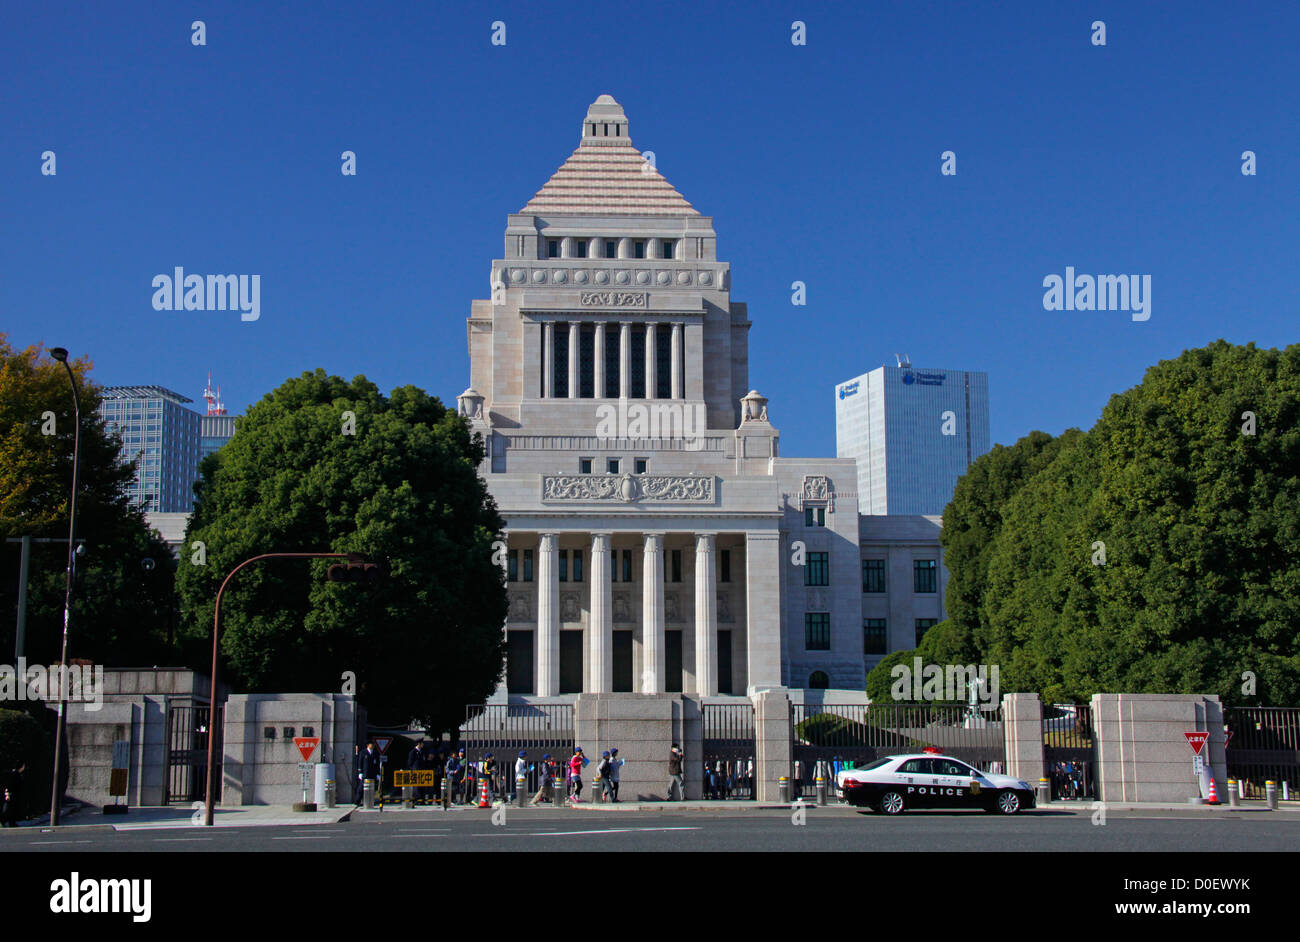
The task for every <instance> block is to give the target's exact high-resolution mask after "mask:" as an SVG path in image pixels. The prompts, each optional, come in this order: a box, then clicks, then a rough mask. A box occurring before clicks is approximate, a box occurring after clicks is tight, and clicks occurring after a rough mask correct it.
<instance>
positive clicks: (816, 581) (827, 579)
mask: <svg viewBox="0 0 1300 942" xmlns="http://www.w3.org/2000/svg"><path fill="white" fill-rule="evenodd" d="M830 558H831V554H830V553H809V554H808V558H807V560H805V564H804V567H803V584H804V585H818V586H821V585H830V584H831V564H830Z"/></svg>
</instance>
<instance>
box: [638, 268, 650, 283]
mask: <svg viewBox="0 0 1300 942" xmlns="http://www.w3.org/2000/svg"><path fill="white" fill-rule="evenodd" d="M636 283H637V284H639V285H648V284H650V273H649V272H648V271H639V272H637V273H636Z"/></svg>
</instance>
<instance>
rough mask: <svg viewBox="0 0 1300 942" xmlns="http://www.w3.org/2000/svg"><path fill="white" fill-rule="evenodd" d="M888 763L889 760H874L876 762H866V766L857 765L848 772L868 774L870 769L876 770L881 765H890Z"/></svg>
mask: <svg viewBox="0 0 1300 942" xmlns="http://www.w3.org/2000/svg"><path fill="white" fill-rule="evenodd" d="M890 761H891V760H890V759H876V760H874V761H872V762H868V763H867V764H866V765H859V766H856V767H854V768H852V769H849V771H850V772H870V771H871V770H872V769H878V768H880V767H881V766H882V765H888V764H889V763H890Z"/></svg>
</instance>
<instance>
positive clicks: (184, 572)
mask: <svg viewBox="0 0 1300 942" xmlns="http://www.w3.org/2000/svg"><path fill="white" fill-rule="evenodd" d="M349 412H350V413H352V418H353V420H354V429H349V428H348V421H347V420H348V416H347V415H346V414H347V413H349ZM237 429H238V430H237V432H236V434H235V436H234V438H233V439H231V441H230V442H229V443H228V444H227V445H225V446H224V447H223V448H222V449H221V450H220V451H219V452H217V453H215V454H214V455H212V456H209V457H208V458H207V459H205V461H204V463H203V465H202V467H201V480H200V483H199V485H198V487H197V488H196V493H197V503H196V506H195V511H194V515H193V517H192V518H191V520H190V526H189V530H188V533H187V534H186V546H185V549H184V551H183V552H182V560H181V570H180V576H179V579H178V584H179V588H180V595H181V606H182V612H183V618H184V623H185V631H186V633H187V634H188V635H189V636H190V637H192V638H194V639H197V640H200V641H202V640H203V639H208V638H210V637H211V630H212V609H213V603H214V600H215V597H216V593H217V589H218V587H219V586H220V584H221V581H222V579H224V578H225V576H226V574H227V573H228V572H229V571H230V570H231V569H232V568H234V567H235V566H236V565H238V564H239V563H240V562H242V561H243V560H245V559H248V558H249V557H252V556H256V555H258V554H261V553H271V552H357V553H363V554H365V555H366V556H368V557H369V558H371V559H376V560H386V561H387V562H386V565H387V567H388V572H387V574H386V575H385V577H384V578H383V579H382V580H380V581H379V582H378V583H377V584H374V585H363V584H352V583H331V582H328V581H327V580H326V569H327V566H328V565H329V564H330V563H331V562H333V561H315V562H301V561H287V560H271V561H266V562H263V563H258V564H255V565H253V566H250V567H249V568H247V569H245V570H243V571H242V572H240V573H239V575H238V576H236V577H235V579H234V580H232V582H231V585H230V587H229V588H227V590H226V594H225V596H224V598H223V601H222V626H221V627H222V640H221V649H222V651H223V653H224V654H225V656H226V659H227V662H228V665H229V668H230V669H231V670H232V671H233V677H234V681H235V683H236V684H238V685H240V686H242V687H244V688H246V689H248V690H251V691H316V692H319V691H328V690H339V689H341V684H342V680H341V678H342V675H343V673H344V672H346V671H351V672H353V673H354V674H355V680H356V693H357V696H358V699H359V700H360V702H361V703H363V704H364V705H365V706H366V707H367V708H368V709H369V711H370V717H371V720H372V722H375V723H378V724H381V725H397V724H403V723H405V722H406V721H407V720H409V719H412V718H415V719H419V720H421V721H423V722H424V723H426V724H427V725H429V726H430V727H431V728H434V729H446V728H449V727H450V726H452V725H454V724H455V723H457V722H459V721H461V720H463V718H464V708H465V704H466V703H470V702H473V701H476V700H482V699H483V698H485V697H486V696H487V695H489V694H490V693H491V692H492V691H493V689H494V688H495V685H496V683H497V680H498V679H499V677H500V674H501V667H502V658H503V654H504V641H503V638H502V630H501V629H502V624H503V623H504V621H505V617H506V594H505V578H504V573H503V571H502V568H501V566H500V565H499V564H498V563H499V560H497V561H496V562H494V560H493V555H494V547H493V543H494V541H495V540H498V539H500V538H501V536H500V534H501V530H502V528H503V527H504V521H503V520H502V519H501V517H500V515H499V514H498V513H497V511H496V506H495V504H494V502H493V501H492V498H491V496H490V495H489V494H488V492H487V486H486V484H485V482H484V481H483V479H482V478H481V477H480V476H479V475H478V473H477V467H478V464H479V462H480V461H481V460H482V458H483V455H484V451H483V445H482V441H481V439H478V438H474V437H472V436H471V435H470V432H469V428H468V425H467V423H465V421H464V420H463V419H461V418H460V417H459V416H457V415H456V414H455V412H454V410H448V409H446V408H445V407H444V406H443V405H442V404H441V403H440V402H439V401H438V400H437V399H436V398H433V397H430V396H429V395H428V394H427V393H425V392H423V391H422V390H419V389H417V388H415V387H413V386H403V387H400V388H398V389H395V390H393V392H392V394H391V395H390V396H389V397H387V398H385V397H384V396H382V395H381V394H380V393H379V391H378V389H377V387H375V385H374V384H373V383H371V382H369V381H368V380H367V379H365V377H362V376H358V377H356V378H355V379H353V380H352V381H351V382H348V381H345V380H343V379H342V378H340V377H337V376H327V375H326V374H325V372H324V371H323V370H316V371H315V372H314V373H304V374H303V375H302V376H300V377H298V378H296V379H290V380H288V381H286V382H285V383H284V384H283V385H281V386H280V388H278V389H276V390H275V391H274V392H272V393H270V394H268V395H267V396H265V397H264V398H263V399H262V401H261V402H259V403H257V404H255V405H254V406H253V407H252V408H251V409H250V410H249V411H248V414H247V415H246V416H245V417H243V418H242V419H240V420H239V421H238V424H237ZM349 431H352V434H348V432H349ZM197 542H202V543H203V544H204V546H203V550H204V552H205V554H206V560H204V561H203V563H204V564H202V565H198V564H196V562H195V561H196V559H197V558H198V557H197V556H196V552H197V550H198V547H197V546H196V543H197Z"/></svg>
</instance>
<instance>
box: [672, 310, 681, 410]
mask: <svg viewBox="0 0 1300 942" xmlns="http://www.w3.org/2000/svg"><path fill="white" fill-rule="evenodd" d="M672 361H673V363H672V386H673V398H674V399H681V398H682V325H681V324H673V343H672Z"/></svg>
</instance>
